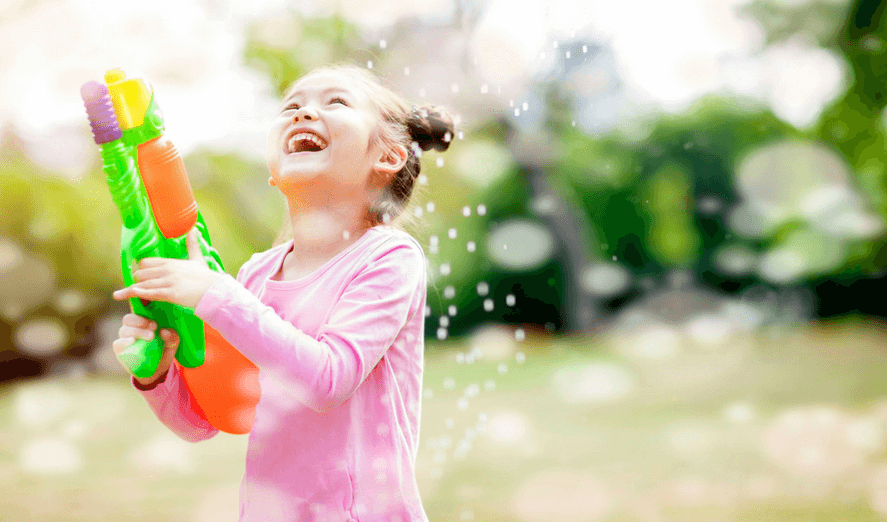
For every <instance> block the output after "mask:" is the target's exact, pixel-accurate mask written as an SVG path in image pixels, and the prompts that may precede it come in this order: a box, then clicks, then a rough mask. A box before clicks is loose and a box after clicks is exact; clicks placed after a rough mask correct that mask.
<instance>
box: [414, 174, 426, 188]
mask: <svg viewBox="0 0 887 522" xmlns="http://www.w3.org/2000/svg"><path fill="white" fill-rule="evenodd" d="M416 180H418V181H419V185H422V186H426V185H428V176H426V175H425V174H419V177H418V178H416Z"/></svg>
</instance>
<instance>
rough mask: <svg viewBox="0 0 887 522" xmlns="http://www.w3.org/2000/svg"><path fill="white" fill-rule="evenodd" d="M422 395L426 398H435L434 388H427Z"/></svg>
mask: <svg viewBox="0 0 887 522" xmlns="http://www.w3.org/2000/svg"><path fill="white" fill-rule="evenodd" d="M422 397H424V398H426V399H433V398H434V390H432V389H431V388H425V389H424V390H423V391H422Z"/></svg>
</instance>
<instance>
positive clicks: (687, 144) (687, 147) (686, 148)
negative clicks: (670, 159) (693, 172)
mask: <svg viewBox="0 0 887 522" xmlns="http://www.w3.org/2000/svg"><path fill="white" fill-rule="evenodd" d="M691 148H693V142H689V143H684V150H690V149H691Z"/></svg>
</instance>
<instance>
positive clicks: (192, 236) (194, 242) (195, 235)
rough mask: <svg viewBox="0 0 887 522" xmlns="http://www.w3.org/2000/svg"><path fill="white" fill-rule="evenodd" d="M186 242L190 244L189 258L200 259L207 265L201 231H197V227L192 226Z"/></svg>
mask: <svg viewBox="0 0 887 522" xmlns="http://www.w3.org/2000/svg"><path fill="white" fill-rule="evenodd" d="M185 242H186V243H187V245H188V259H190V260H191V261H200V262H201V263H202V264H204V265H206V266H209V265H207V263H206V259H204V258H203V251H201V250H200V236H199V232H197V227H194V228H192V229H191V230H190V231H189V232H188V237H187V238H186V239H185Z"/></svg>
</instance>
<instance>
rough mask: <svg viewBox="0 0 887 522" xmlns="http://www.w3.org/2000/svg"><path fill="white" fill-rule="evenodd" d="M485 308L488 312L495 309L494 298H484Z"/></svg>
mask: <svg viewBox="0 0 887 522" xmlns="http://www.w3.org/2000/svg"><path fill="white" fill-rule="evenodd" d="M484 310H486V311H487V312H492V311H493V300H492V299H484Z"/></svg>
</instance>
